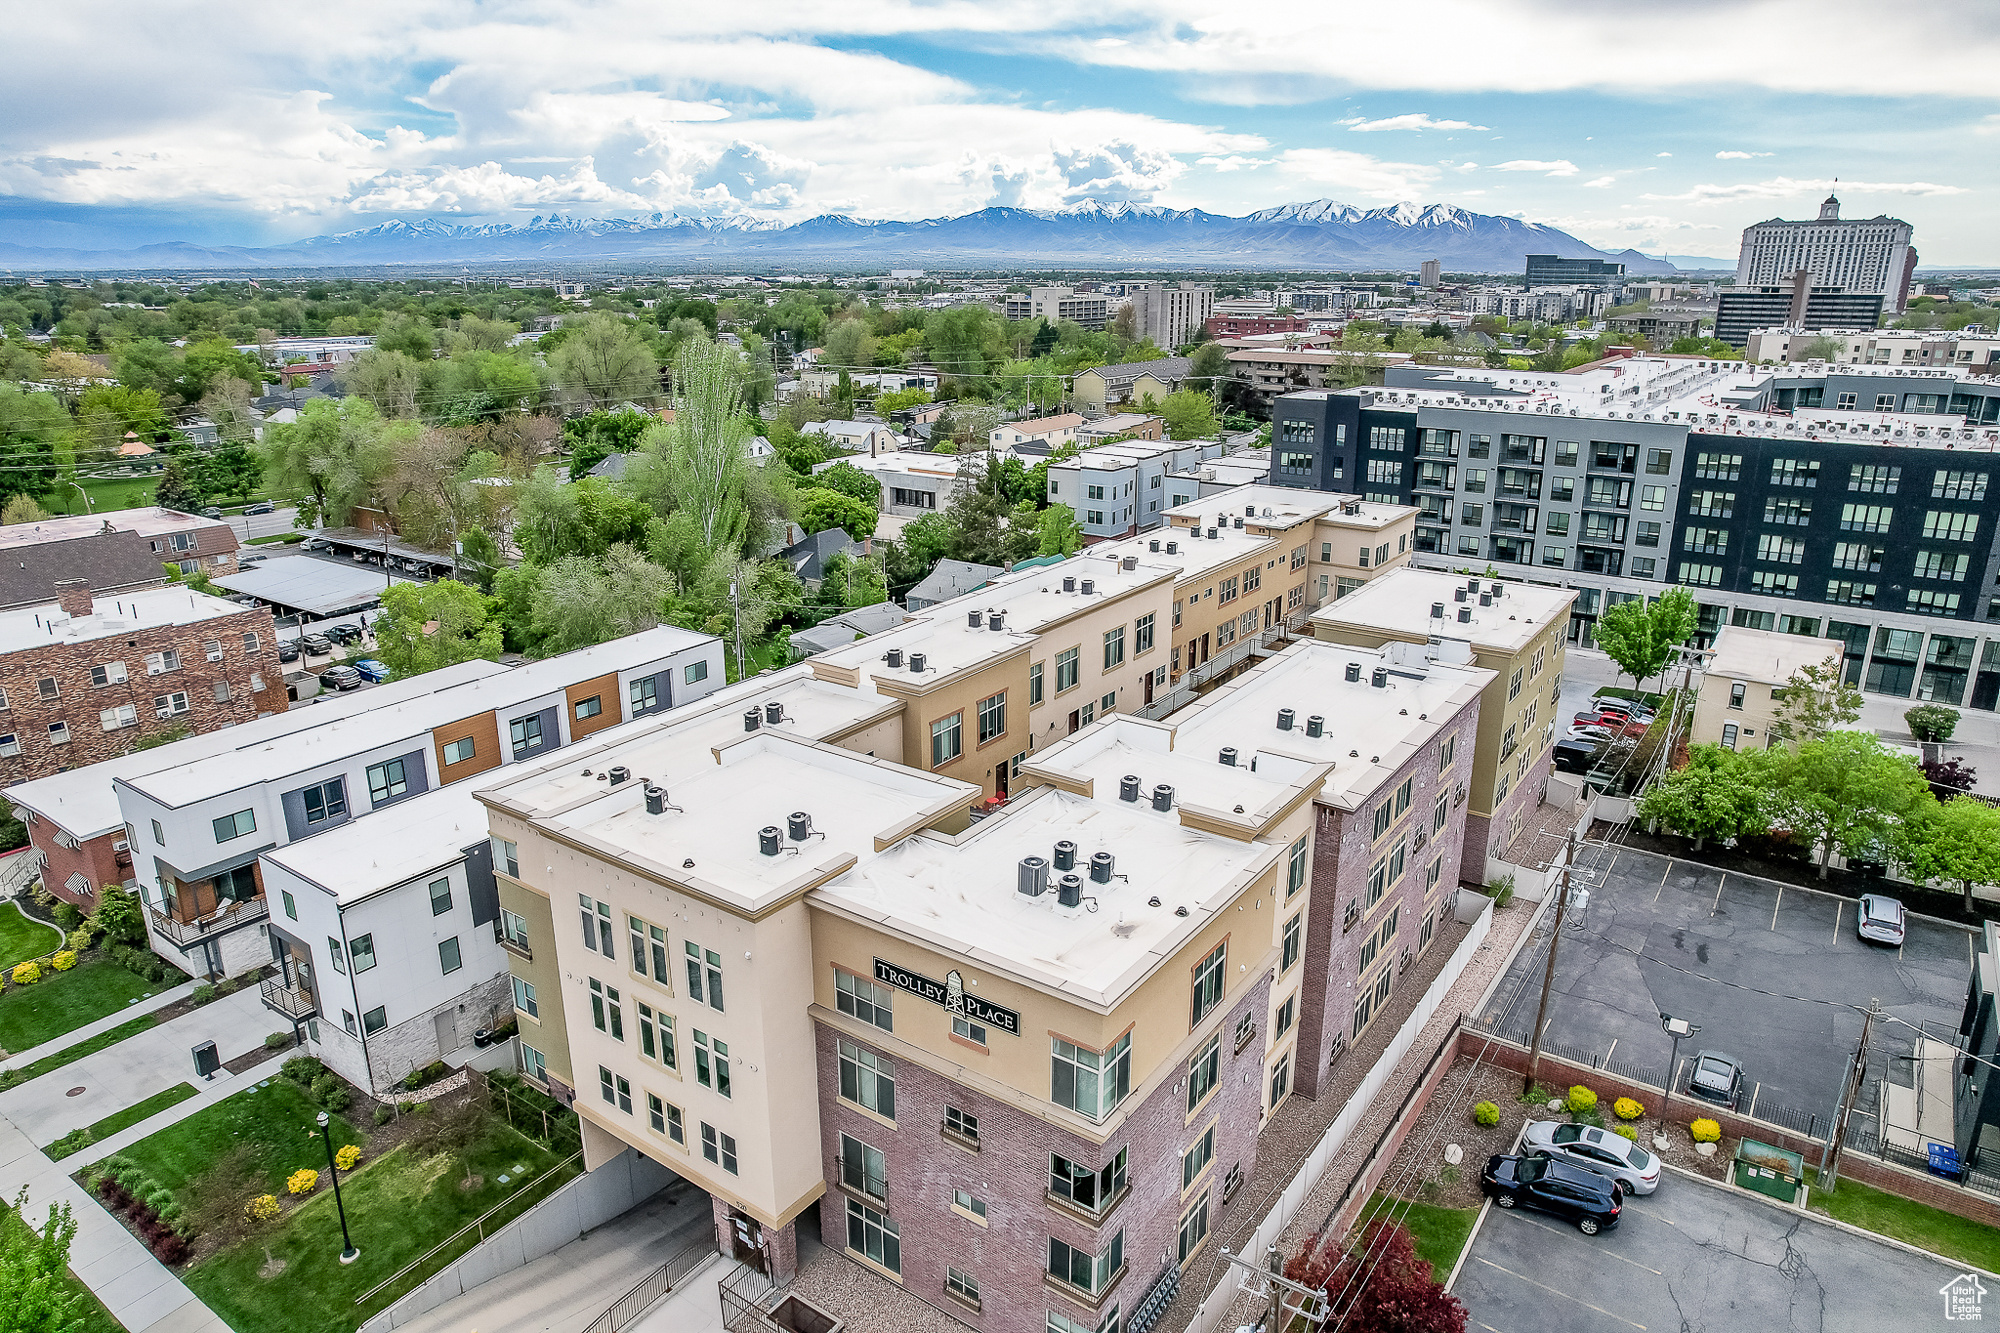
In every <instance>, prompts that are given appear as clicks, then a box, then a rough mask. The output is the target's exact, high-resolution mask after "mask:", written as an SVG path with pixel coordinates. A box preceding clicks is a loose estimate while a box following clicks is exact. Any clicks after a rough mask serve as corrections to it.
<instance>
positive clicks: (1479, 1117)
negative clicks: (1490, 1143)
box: [1472, 1102, 1500, 1129]
mask: <svg viewBox="0 0 2000 1333" xmlns="http://www.w3.org/2000/svg"><path fill="white" fill-rule="evenodd" d="M1472 1123H1473V1124H1475V1125H1478V1126H1479V1127H1481V1128H1482V1129H1491V1128H1493V1126H1495V1125H1497V1124H1499V1123H1500V1108H1499V1107H1497V1106H1495V1105H1494V1104H1493V1103H1492V1102H1480V1103H1479V1104H1478V1105H1477V1106H1474V1107H1473V1108H1472Z"/></svg>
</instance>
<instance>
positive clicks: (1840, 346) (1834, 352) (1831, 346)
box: [1799, 333, 1847, 361]
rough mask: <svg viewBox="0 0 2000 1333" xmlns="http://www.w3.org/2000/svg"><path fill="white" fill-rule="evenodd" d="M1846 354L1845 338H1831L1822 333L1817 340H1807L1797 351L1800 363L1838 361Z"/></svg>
mask: <svg viewBox="0 0 2000 1333" xmlns="http://www.w3.org/2000/svg"><path fill="white" fill-rule="evenodd" d="M1846 354H1847V340H1846V339H1845V338H1831V337H1828V336H1827V335H1826V334H1824V333H1822V334H1820V335H1819V336H1818V337H1817V338H1809V339H1807V340H1806V345H1805V346H1804V347H1801V348H1800V349H1799V359H1800V360H1802V361H1838V360H1840V358H1841V357H1843V356H1845V355H1846Z"/></svg>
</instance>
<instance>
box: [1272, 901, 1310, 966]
mask: <svg viewBox="0 0 2000 1333" xmlns="http://www.w3.org/2000/svg"><path fill="white" fill-rule="evenodd" d="M1304 938H1305V913H1304V912H1301V913H1299V914H1298V915H1297V916H1295V917H1293V918H1292V919H1291V920H1290V921H1287V922H1286V923H1285V947H1284V954H1283V956H1282V959H1281V961H1280V962H1279V964H1278V970H1279V971H1280V972H1289V971H1291V969H1292V965H1293V964H1294V963H1296V962H1298V961H1299V946H1300V942H1301V941H1302V940H1303V939H1304Z"/></svg>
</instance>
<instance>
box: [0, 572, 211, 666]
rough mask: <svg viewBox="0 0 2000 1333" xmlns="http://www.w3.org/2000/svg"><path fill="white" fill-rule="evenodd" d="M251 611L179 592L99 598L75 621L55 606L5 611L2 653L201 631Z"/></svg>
mask: <svg viewBox="0 0 2000 1333" xmlns="http://www.w3.org/2000/svg"><path fill="white" fill-rule="evenodd" d="M246 609H247V608H245V607H241V606H238V605H237V604H236V603H234V602H226V601H224V600H223V599H222V598H220V597H211V596H209V595H208V594H207V593H200V592H193V591H190V590H189V589H187V588H174V587H169V588H145V589H142V590H140V591H138V592H126V593H118V594H116V595H114V596H110V597H104V596H99V597H98V598H97V599H96V602H95V605H94V608H93V609H92V611H91V613H90V614H89V615H87V616H77V617H71V616H69V615H68V614H67V613H65V612H64V611H63V610H62V608H61V607H60V606H59V605H58V604H57V603H56V602H54V601H53V600H51V601H48V602H43V603H40V604H39V605H35V606H21V607H16V608H14V609H13V610H11V611H0V653H18V652H22V651H24V650H26V649H29V648H41V647H45V646H47V645H49V644H52V643H89V642H92V641H94V640H97V639H112V638H118V637H121V636H123V635H127V634H132V633H135V632H137V631H139V630H154V629H164V628H167V627H169V626H173V625H198V624H200V623H201V622H202V621H204V620H214V619H215V618H216V617H218V616H233V615H236V614H238V613H239V612H242V611H244V610H246ZM120 655H122V654H120ZM127 665H128V666H129V667H138V666H140V664H139V663H128V664H127Z"/></svg>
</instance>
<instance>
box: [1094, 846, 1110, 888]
mask: <svg viewBox="0 0 2000 1333" xmlns="http://www.w3.org/2000/svg"><path fill="white" fill-rule="evenodd" d="M1115 864H1116V862H1115V861H1114V860H1113V858H1112V855H1111V853H1110V852H1095V853H1093V854H1092V855H1091V858H1090V878H1091V880H1092V882H1093V883H1097V884H1109V883H1110V882H1111V870H1112V867H1113V866H1114V865H1115Z"/></svg>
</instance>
